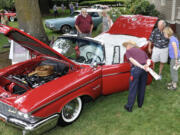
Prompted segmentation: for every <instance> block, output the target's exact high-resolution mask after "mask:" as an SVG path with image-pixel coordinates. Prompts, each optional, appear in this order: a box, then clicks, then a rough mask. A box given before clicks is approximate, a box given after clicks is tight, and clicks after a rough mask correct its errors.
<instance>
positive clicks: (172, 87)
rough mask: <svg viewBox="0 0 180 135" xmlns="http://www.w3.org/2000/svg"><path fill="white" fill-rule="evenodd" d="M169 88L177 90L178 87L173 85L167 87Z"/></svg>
mask: <svg viewBox="0 0 180 135" xmlns="http://www.w3.org/2000/svg"><path fill="white" fill-rule="evenodd" d="M167 89H168V90H176V89H177V87H174V86H173V85H171V86H168V87H167Z"/></svg>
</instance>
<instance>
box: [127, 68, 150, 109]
mask: <svg viewBox="0 0 180 135" xmlns="http://www.w3.org/2000/svg"><path fill="white" fill-rule="evenodd" d="M146 81H147V72H146V71H145V70H143V69H141V68H139V67H136V66H134V67H132V68H131V77H130V86H129V95H128V103H127V104H126V106H127V107H129V108H132V107H133V105H134V102H135V99H136V94H137V102H138V106H139V107H141V106H142V105H143V102H144V95H145V89H146Z"/></svg>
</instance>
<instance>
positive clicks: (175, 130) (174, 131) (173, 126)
mask: <svg viewBox="0 0 180 135" xmlns="http://www.w3.org/2000/svg"><path fill="white" fill-rule="evenodd" d="M11 25H13V26H17V23H13V24H11ZM46 32H47V33H48V36H49V37H51V36H52V35H54V36H59V35H60V34H58V33H54V32H52V31H50V30H47V29H46ZM97 33H98V32H94V33H93V35H94V36H95V35H96V34H97ZM0 39H1V40H0V46H2V44H3V43H6V42H7V40H6V39H2V38H1V37H0ZM156 71H158V67H156ZM179 79H180V77H179ZM169 81H170V74H169V65H168V64H166V65H165V69H164V72H163V79H162V80H161V81H154V80H153V82H152V84H151V85H149V86H147V91H146V96H145V102H144V105H143V108H142V109H139V108H138V107H137V104H135V106H134V108H133V112H132V113H129V112H127V111H125V110H124V108H123V106H124V104H125V103H126V102H127V96H128V91H125V92H121V93H116V94H112V95H109V96H101V97H99V98H98V99H96V100H95V101H94V102H90V103H88V104H85V105H84V109H83V111H82V114H81V116H80V117H79V119H78V120H77V121H76V122H75V123H73V124H71V125H69V126H66V127H60V126H57V127H56V128H54V129H53V130H51V131H49V132H47V133H45V134H44V135H180V84H179V87H178V90H177V91H169V90H167V89H166V85H165V84H166V83H167V82H169ZM0 135H20V131H19V130H17V129H14V128H12V127H9V126H6V125H5V124H4V123H3V122H0Z"/></svg>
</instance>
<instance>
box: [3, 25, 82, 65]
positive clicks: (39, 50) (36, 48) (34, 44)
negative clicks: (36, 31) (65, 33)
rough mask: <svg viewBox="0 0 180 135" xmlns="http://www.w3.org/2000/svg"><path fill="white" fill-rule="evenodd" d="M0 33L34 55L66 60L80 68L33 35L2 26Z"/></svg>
mask: <svg viewBox="0 0 180 135" xmlns="http://www.w3.org/2000/svg"><path fill="white" fill-rule="evenodd" d="M0 33H2V34H4V35H5V36H7V37H8V38H10V39H12V40H14V41H15V42H17V43H18V44H20V45H21V46H23V47H24V48H26V49H28V50H29V51H30V52H31V53H32V54H34V55H36V56H38V55H44V56H51V57H55V58H57V59H61V60H65V61H67V62H69V63H71V64H72V65H74V66H77V67H79V65H78V64H76V63H74V62H73V61H71V60H70V59H68V58H66V57H65V56H63V55H62V54H60V53H59V52H57V51H55V50H54V49H52V48H51V47H49V46H48V45H47V44H45V43H43V42H41V41H40V40H38V39H36V38H34V37H32V36H31V35H29V34H27V33H25V32H23V31H21V30H19V29H16V28H12V27H9V26H5V25H0Z"/></svg>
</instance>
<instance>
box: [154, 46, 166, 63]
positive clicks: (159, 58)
mask: <svg viewBox="0 0 180 135" xmlns="http://www.w3.org/2000/svg"><path fill="white" fill-rule="evenodd" d="M152 61H153V62H161V63H167V61H168V47H167V48H162V49H160V48H157V47H154V48H153V50H152Z"/></svg>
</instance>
